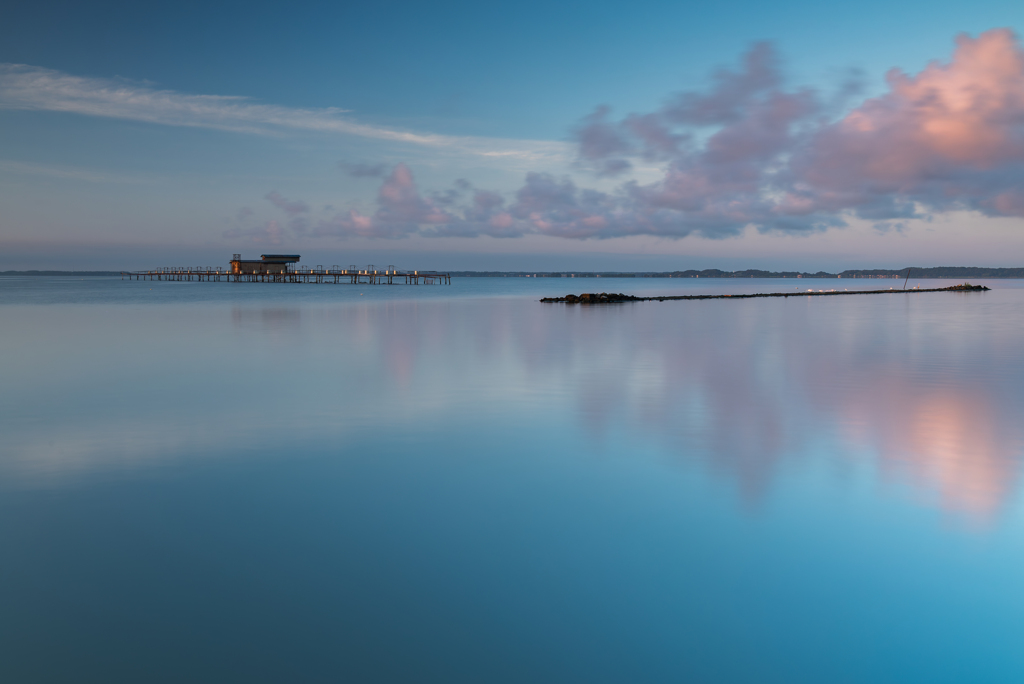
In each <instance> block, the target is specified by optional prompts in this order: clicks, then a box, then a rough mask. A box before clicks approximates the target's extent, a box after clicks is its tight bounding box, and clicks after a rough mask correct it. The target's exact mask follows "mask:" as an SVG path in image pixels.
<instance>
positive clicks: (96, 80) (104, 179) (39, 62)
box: [0, 0, 1024, 271]
mask: <svg viewBox="0 0 1024 684" xmlns="http://www.w3.org/2000/svg"><path fill="white" fill-rule="evenodd" d="M3 17H4V19H3V21H0V270H7V269H37V268H38V269H51V268H56V269H86V270H89V269H111V270H120V269H140V268H151V267H158V266H180V265H188V266H218V265H225V264H226V262H227V260H228V258H230V255H231V254H232V253H236V252H238V253H242V254H243V255H244V256H245V257H247V258H248V257H251V258H255V257H258V256H259V254H261V253H273V252H285V253H298V254H302V255H303V258H302V262H303V263H304V264H309V265H318V264H324V265H335V264H338V265H343V266H347V265H350V264H359V265H363V264H367V263H375V264H380V265H390V264H394V265H396V266H397V267H399V268H419V269H455V270H624V271H628V270H654V271H660V270H677V269H679V270H683V269H689V268H723V269H743V268H768V269H774V270H783V269H786V270H789V269H800V270H809V271H817V270H820V269H824V270H842V269H844V268H901V267H904V266H922V267H925V266H941V265H966V266H971V265H976V266H1017V267H1019V266H1022V265H1024V47H1022V43H1021V40H1020V38H1019V36H1018V34H1017V32H1018V31H1019V30H1021V24H1022V19H1024V6H1021V5H1020V3H1011V2H1008V1H1001V0H1000V1H991V0H981V1H980V2H975V3H970V4H967V3H952V2H927V3H926V2H918V1H912V2H902V3H881V2H877V1H873V0H869V1H867V2H861V3H847V4H841V5H836V4H829V3H820V2H809V1H787V2H776V3H754V2H749V0H748V1H743V2H740V1H735V2H721V3H714V4H712V3H706V4H686V3H679V2H676V3H667V2H628V3H626V2H587V3H583V2H559V3H551V2H534V1H532V0H527V1H520V2H515V3H495V2H491V3H471V2H430V3H422V2H421V3H413V2H386V1H385V2H374V3H358V4H357V3H339V2H334V3H315V2H293V3H287V4H286V3H266V2H218V1H216V0H214V1H207V2H202V3H198V2H175V3H138V2H131V3H129V2H53V1H49V0H38V1H34V2H24V1H20V0H18V1H14V2H11V1H8V2H6V3H5V7H4V11H3Z"/></svg>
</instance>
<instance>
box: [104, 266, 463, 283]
mask: <svg viewBox="0 0 1024 684" xmlns="http://www.w3.org/2000/svg"><path fill="white" fill-rule="evenodd" d="M125 279H128V280H168V281H196V282H207V283H211V282H229V283H231V282H234V283H331V284H334V285H339V284H346V285H398V284H404V285H451V284H452V276H451V274H450V273H444V272H441V271H399V270H395V269H394V268H392V267H388V268H387V269H384V270H383V271H378V270H375V269H373V268H364V269H359V268H355V267H349V268H338V267H337V266H332V267H331V268H326V269H325V268H324V267H323V266H317V267H316V268H312V267H309V268H294V269H288V270H287V271H283V272H280V273H233V272H231V271H230V270H228V269H224V268H212V267H207V268H203V267H195V268H189V267H174V268H158V269H154V270H152V271H122V272H121V280H125Z"/></svg>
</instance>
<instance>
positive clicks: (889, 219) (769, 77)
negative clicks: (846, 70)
mask: <svg viewBox="0 0 1024 684" xmlns="http://www.w3.org/2000/svg"><path fill="white" fill-rule="evenodd" d="M779 64H780V60H779V58H778V56H777V54H776V52H775V49H774V48H773V47H772V46H771V45H770V44H768V43H758V44H756V45H754V46H753V47H752V48H751V49H750V50H749V52H747V54H746V55H744V56H743V58H742V60H741V62H740V64H739V66H738V67H737V68H735V69H719V70H718V71H716V72H715V73H714V74H713V75H712V80H711V84H710V87H709V88H707V89H706V90H703V91H690V92H683V93H676V94H674V95H672V96H670V97H669V98H667V99H666V102H665V105H664V106H662V107H661V108H659V109H658V110H656V111H653V112H647V113H633V114H629V115H627V116H625V117H624V118H622V119H620V120H614V119H613V118H612V117H611V111H610V109H609V108H607V107H598V108H597V109H595V110H594V111H593V113H591V114H590V115H588V116H586V117H584V118H583V119H582V120H581V122H580V124H579V125H578V126H577V127H576V128H574V129H573V133H572V134H573V139H574V141H575V143H576V147H577V154H576V156H577V160H578V163H579V164H580V165H584V166H587V167H589V168H591V169H592V170H594V171H595V172H596V174H597V175H598V176H603V177H608V176H614V175H624V174H627V173H628V172H629V171H630V170H631V169H634V168H636V165H637V163H638V162H639V161H641V160H642V161H644V162H646V163H652V162H653V163H657V164H659V165H660V166H661V176H660V178H658V179H657V180H656V181H655V182H650V183H646V184H641V183H639V182H637V181H635V180H629V179H628V178H625V179H624V180H622V181H620V182H619V185H618V186H617V187H616V188H614V189H612V190H607V191H599V190H593V189H588V188H585V187H581V186H580V185H578V184H577V182H576V181H574V180H573V179H571V178H569V177H557V176H554V175H551V174H548V173H540V172H530V173H527V174H526V177H525V181H524V183H523V185H522V186H521V187H520V188H519V189H518V190H517V191H516V192H515V193H514V194H513V195H512V196H511V197H510V198H508V199H507V200H506V198H505V197H504V196H503V195H501V194H499V193H496V192H492V191H487V190H481V189H477V188H474V187H473V186H472V185H471V184H469V183H467V182H466V181H459V182H457V183H456V184H455V185H454V187H452V188H450V189H448V190H444V191H441V192H435V193H432V194H427V195H424V194H423V193H422V192H420V190H419V189H418V187H417V185H416V183H415V180H414V178H413V175H412V172H411V171H410V169H409V168H408V167H407V166H405V165H404V164H399V165H397V166H396V167H394V169H393V171H392V173H391V174H390V175H389V176H387V177H386V178H385V179H384V180H383V182H382V185H381V187H380V190H379V192H378V196H377V208H376V211H375V212H373V213H372V214H361V213H359V212H357V211H351V212H349V213H348V214H344V215H339V216H336V217H334V218H333V219H330V220H325V221H321V222H320V223H319V224H318V225H317V227H316V228H315V229H314V231H313V233H314V234H319V235H338V236H345V235H359V236H363V237H385V238H398V237H404V236H408V235H413V234H419V235H425V236H456V235H457V236H476V235H490V236H494V237H518V236H521V235H524V234H527V233H534V234H543V235H551V236H557V237H562V238H568V239H588V238H613V237H622V236H629V235H654V236H662V237H670V238H681V237H685V236H688V235H700V236H703V237H707V238H727V237H731V236H736V235H739V234H741V233H742V232H743V231H745V230H746V229H748V228H749V227H751V226H753V227H754V228H756V229H757V230H759V231H762V232H781V233H788V234H798V235H799V234H809V233H812V232H815V231H821V230H824V229H827V228H830V227H842V226H845V225H846V224H847V220H848V219H849V218H851V217H854V216H856V217H858V218H861V219H867V220H869V221H873V222H875V224H876V226H877V227H878V228H879V230H891V229H896V230H901V229H903V227H904V226H905V225H906V223H905V221H906V220H907V219H911V218H927V217H928V216H929V215H930V213H932V212H945V211H954V210H956V211H960V210H970V211H976V212H980V213H982V214H984V215H988V216H1024V51H1022V50H1021V48H1020V46H1019V45H1018V43H1017V40H1016V38H1015V36H1014V34H1013V33H1012V32H1011V31H1009V30H1006V29H997V30H992V31H988V32H985V33H982V34H981V35H979V36H978V37H976V38H972V37H970V36H967V35H961V36H959V37H958V38H957V39H956V49H955V51H954V53H953V56H952V58H951V60H950V61H949V62H948V63H940V62H933V63H931V64H929V65H928V66H927V67H926V68H925V69H924V70H922V71H921V72H920V73H918V74H916V75H908V74H905V73H903V72H902V71H899V70H896V69H894V70H892V71H891V72H890V73H889V74H888V77H887V82H888V89H887V90H886V92H884V93H883V94H881V95H879V96H877V97H873V98H869V99H867V100H865V101H863V102H861V103H860V104H858V105H856V106H854V107H852V108H851V109H849V110H848V111H846V112H845V113H844V114H839V115H837V114H836V112H837V103H840V102H843V101H848V100H849V98H850V97H852V96H854V95H856V93H857V92H859V90H858V89H859V79H858V78H851V79H847V80H846V81H845V82H843V83H841V84H840V86H839V89H838V92H836V93H834V94H828V93H821V92H818V91H815V90H812V89H808V88H786V87H785V86H784V83H785V79H784V78H783V74H782V73H781V70H780V66H779Z"/></svg>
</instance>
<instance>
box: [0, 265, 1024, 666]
mask: <svg viewBox="0 0 1024 684" xmlns="http://www.w3.org/2000/svg"><path fill="white" fill-rule="evenodd" d="M837 282H838V283H840V284H842V285H843V286H850V285H851V284H854V285H855V286H857V287H864V286H873V287H889V286H897V287H899V286H901V285H902V283H897V281H870V280H860V281H856V282H855V283H854V282H853V281H849V282H848V281H807V280H804V281H800V282H799V283H798V282H796V281H793V280H775V281H757V280H749V281H726V280H718V281H716V280H708V281H704V280H701V281H696V280H688V281H678V280H676V281H673V280H654V281H635V280H605V279H602V280H601V281H593V280H587V281H574V282H570V281H567V280H561V281H551V280H538V281H534V280H532V279H531V280H524V279H500V280H499V279H494V280H491V279H480V280H472V279H463V280H458V279H457V280H456V281H455V282H454V284H453V285H452V286H450V287H445V288H442V287H436V286H435V287H425V286H420V287H406V286H393V287H390V288H389V287H386V286H372V287H371V286H362V287H353V286H327V285H324V286H313V285H310V286H301V285H258V284H225V283H210V284H207V283H203V284H198V283H136V282H132V283H128V282H120V281H119V280H118V279H116V278H115V279H87V280H74V279H65V278H52V279H45V278H6V279H0V321H2V325H0V388H2V393H0V434H2V435H3V441H2V444H0V681H4V682H36V681H46V682H72V681H73V682H83V681H97V682H100V681H101V682H143V681H144V682H181V681H225V680H232V681H244V682H259V681H295V682H298V681H302V682H314V681H326V682H341V681H351V682H756V683H758V684H761V683H765V682H786V683H787V684H790V683H793V682H814V683H821V682H829V683H838V682H899V683H901V684H906V683H908V682H928V683H933V682H1009V681H1021V680H1022V678H1024V648H1021V644H1022V640H1024V572H1022V570H1024V509H1022V503H1021V496H1020V491H1021V487H1022V481H1021V458H1022V456H1024V420H1022V419H1021V416H1022V415H1024V283H1021V282H1018V281H996V282H992V283H989V284H990V285H991V286H992V287H993V288H996V289H994V290H993V291H992V292H988V293H982V294H945V293H941V294H915V295H892V296H888V295H883V296H873V297H849V298H847V297H839V298H817V299H810V298H791V299H788V300H753V301H748V300H739V301H703V302H665V303H656V302H652V303H634V304H623V305H613V306H605V307H589V308H587V307H566V306H564V305H542V304H539V303H537V302H536V299H537V298H538V297H540V296H544V295H562V294H565V293H567V292H577V293H578V292H581V291H594V290H597V291H601V290H605V291H616V292H620V291H621V292H632V293H640V292H645V291H646V292H661V293H672V292H683V291H686V292H699V291H706V292H747V291H782V290H788V289H791V288H795V287H796V286H798V285H799V286H802V287H803V289H806V288H807V287H826V286H835V285H836V284H837ZM914 284H915V283H914V282H911V286H913V285H914ZM919 284H921V285H922V286H929V285H933V284H937V285H940V286H943V285H949V284H951V283H950V282H948V281H942V282H939V283H930V282H927V281H923V282H920V283H919ZM794 291H795V289H794Z"/></svg>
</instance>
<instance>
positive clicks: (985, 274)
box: [0, 266, 1024, 280]
mask: <svg viewBox="0 0 1024 684" xmlns="http://www.w3.org/2000/svg"><path fill="white" fill-rule="evenodd" d="M120 273H121V272H120V271H39V270H32V271H0V276H117V275H120ZM449 273H451V275H452V277H459V278H906V277H907V268H901V269H885V268H875V269H850V270H846V271H842V272H841V273H828V272H827V271H818V272H817V273H808V272H805V271H762V270H758V269H747V270H745V271H722V270H719V269H717V268H708V269H704V270H702V271H695V270H688V271H449ZM910 278H911V280H919V279H926V278H957V279H959V278H1024V268H984V267H978V266H933V267H930V268H918V267H917V266H911V267H910Z"/></svg>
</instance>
